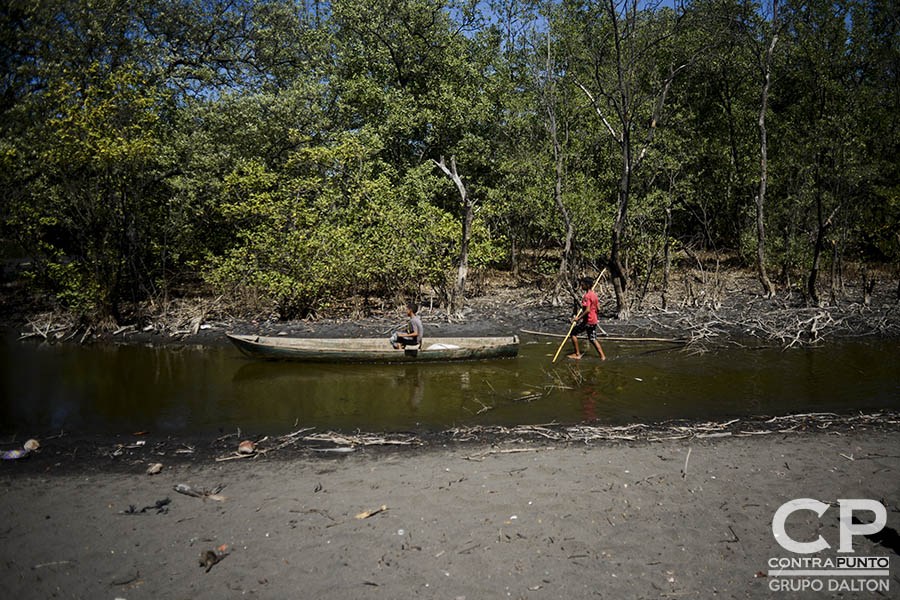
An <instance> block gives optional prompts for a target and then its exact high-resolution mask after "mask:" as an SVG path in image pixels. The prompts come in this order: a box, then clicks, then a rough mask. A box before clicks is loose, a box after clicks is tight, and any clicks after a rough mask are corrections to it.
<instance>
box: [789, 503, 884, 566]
mask: <svg viewBox="0 0 900 600" xmlns="http://www.w3.org/2000/svg"><path fill="white" fill-rule="evenodd" d="M838 504H839V505H840V515H841V516H840V531H841V543H840V546H838V552H853V536H855V535H872V534H873V533H878V532H879V531H881V530H882V529H883V528H884V526H885V525H886V524H887V510H886V509H885V508H884V505H883V504H882V503H881V502H878V501H877V500H865V499H860V498H856V499H843V500H838ZM828 508H829V507H828V505H827V504H825V503H824V502H819V501H818V500H815V499H813V498H798V499H796V500H790V501H789V502H785V503H784V504H782V505H781V506H780V507H779V508H778V510H776V511H775V516H773V517H772V533H773V534H775V540H776V541H777V542H778V543H779V544H780V545H781V547H782V548H784V549H785V550H787V551H788V552H794V553H796V554H812V553H813V552H821V551H822V550H824V549H825V548H830V547H831V544H829V543H828V542H827V541H825V538H823V537H822V536H821V535H820V536H819V538H818V539H817V540H815V541H813V542H798V541H796V540H794V539H793V538H791V537H790V536H789V535H788V534H787V532H786V531H785V530H784V522H785V521H786V520H787V518H788V517H789V516H790V515H791V514H792V513H794V512H796V511H798V510H811V511H813V512H814V513H816V515H817V516H819V517H821V516H822V515H823V514H824V513H825V511H826V510H828ZM857 511H868V512H872V513H875V520H874V521H872V522H871V523H858V524H854V523H853V513H854V512H857Z"/></svg>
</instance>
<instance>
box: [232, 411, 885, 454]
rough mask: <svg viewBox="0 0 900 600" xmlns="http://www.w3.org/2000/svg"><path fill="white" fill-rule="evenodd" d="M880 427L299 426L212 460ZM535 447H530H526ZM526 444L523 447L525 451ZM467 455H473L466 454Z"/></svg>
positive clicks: (881, 417)
mask: <svg viewBox="0 0 900 600" xmlns="http://www.w3.org/2000/svg"><path fill="white" fill-rule="evenodd" d="M850 429H852V430H864V429H884V430H891V431H897V430H900V412H897V411H879V412H873V413H857V414H850V415H847V414H838V413H830V412H820V413H803V414H794V415H783V416H776V417H771V416H769V417H763V416H749V417H740V418H734V419H730V420H727V421H702V422H692V421H687V420H683V419H680V420H671V421H664V422H661V423H633V424H630V425H600V424H586V423H581V424H576V425H560V424H558V423H544V424H540V425H519V426H513V427H506V426H502V425H484V426H483V425H473V426H464V427H454V428H452V429H448V430H446V431H443V432H423V433H421V434H416V433H364V432H356V433H339V432H334V431H323V432H317V433H310V432H311V431H312V428H302V429H299V430H297V431H295V432H293V433H289V434H287V435H283V436H277V437H269V436H265V437H263V438H262V439H260V440H259V441H258V442H256V444H255V452H254V453H253V454H240V455H239V454H238V453H234V454H231V455H228V456H224V457H219V458H217V459H216V461H217V462H218V461H223V460H233V459H237V458H254V459H255V458H260V457H265V456H267V455H269V454H276V453H277V452H278V451H279V450H283V449H294V450H311V451H313V452H337V453H343V452H354V451H356V450H358V449H361V448H367V447H374V446H378V447H386V446H394V447H427V446H429V445H431V444H433V443H446V442H458V443H471V442H480V443H486V442H490V443H491V444H498V443H525V442H542V443H546V442H552V443H554V444H555V445H554V446H549V447H541V448H538V449H537V450H551V449H554V448H556V445H559V444H561V445H563V446H564V445H566V444H591V443H601V442H660V441H667V440H713V439H716V438H726V437H735V438H740V437H756V436H764V435H772V434H802V433H812V432H829V433H835V434H839V433H841V432H842V431H846V430H850ZM530 450H535V449H530ZM530 450H529V451H530ZM518 451H526V450H497V449H496V447H494V450H488V451H486V452H482V453H480V455H479V457H476V458H475V460H481V459H483V458H484V456H487V455H488V454H497V453H503V452H518ZM467 459H468V460H473V458H472V457H471V456H469V457H467Z"/></svg>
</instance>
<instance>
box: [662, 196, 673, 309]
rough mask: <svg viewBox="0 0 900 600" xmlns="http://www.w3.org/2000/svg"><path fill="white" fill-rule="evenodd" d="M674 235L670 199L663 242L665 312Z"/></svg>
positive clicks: (663, 305)
mask: <svg viewBox="0 0 900 600" xmlns="http://www.w3.org/2000/svg"><path fill="white" fill-rule="evenodd" d="M671 234H672V199H671V197H670V198H669V205H668V206H667V207H666V226H665V230H664V232H663V235H664V236H665V240H664V241H663V284H662V307H663V310H665V309H667V308H668V304H669V302H668V297H669V270H670V269H671V267H672V250H671V247H672V244H671V243H670V236H671Z"/></svg>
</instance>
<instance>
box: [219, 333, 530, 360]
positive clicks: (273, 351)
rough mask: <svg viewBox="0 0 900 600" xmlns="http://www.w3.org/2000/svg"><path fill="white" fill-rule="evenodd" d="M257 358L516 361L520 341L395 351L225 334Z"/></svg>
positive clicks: (381, 341) (373, 341)
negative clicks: (506, 359) (513, 358)
mask: <svg viewBox="0 0 900 600" xmlns="http://www.w3.org/2000/svg"><path fill="white" fill-rule="evenodd" d="M225 335H226V336H227V337H228V339H230V340H231V341H232V342H233V343H234V345H235V346H237V347H238V348H239V349H240V350H241V352H243V353H244V354H246V355H247V356H251V357H253V358H264V359H269V360H297V361H304V362H329V363H341V362H348V363H366V362H373V363H399V362H404V363H409V362H443V361H456V360H487V359H496V358H512V357H515V356H516V355H517V354H518V352H519V337H518V336H515V335H514V336H509V337H464V338H428V339H426V340H425V343H424V345H423V348H418V347H413V348H406V349H398V350H395V349H394V348H392V347H391V344H390V342H388V340H387V338H348V339H343V338H340V339H339V338H333V339H326V338H310V339H305V338H287V337H264V336H258V335H238V334H232V333H226V334H225Z"/></svg>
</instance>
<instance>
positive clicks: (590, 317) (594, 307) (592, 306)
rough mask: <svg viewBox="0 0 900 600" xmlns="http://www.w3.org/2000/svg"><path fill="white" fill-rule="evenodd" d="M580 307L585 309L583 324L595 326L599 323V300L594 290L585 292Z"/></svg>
mask: <svg viewBox="0 0 900 600" xmlns="http://www.w3.org/2000/svg"><path fill="white" fill-rule="evenodd" d="M581 306H583V307H584V308H586V309H587V314H586V315H585V316H584V317H582V318H583V319H586V320H585V322H586V323H587V324H588V325H596V324H597V323H598V322H599V319H598V318H597V311H598V310H599V309H600V299H599V298H597V294H595V293H594V290H588V291H587V292H585V294H584V297H583V298H582V299H581Z"/></svg>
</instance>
